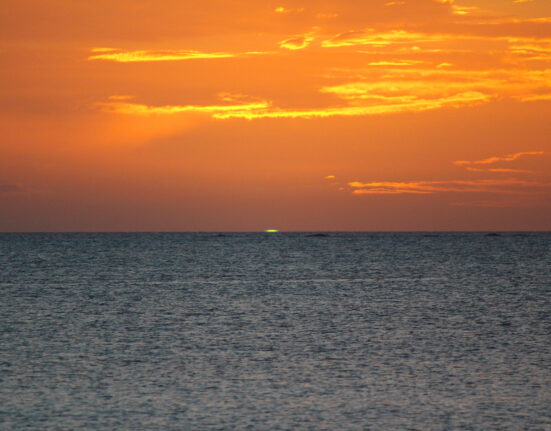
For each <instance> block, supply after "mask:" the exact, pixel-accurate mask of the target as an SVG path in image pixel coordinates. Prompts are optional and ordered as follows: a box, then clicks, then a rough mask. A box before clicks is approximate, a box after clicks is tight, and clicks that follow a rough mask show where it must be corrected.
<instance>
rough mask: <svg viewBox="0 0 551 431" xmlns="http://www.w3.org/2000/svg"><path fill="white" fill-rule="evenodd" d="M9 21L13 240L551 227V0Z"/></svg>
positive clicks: (299, 5)
mask: <svg viewBox="0 0 551 431" xmlns="http://www.w3.org/2000/svg"><path fill="white" fill-rule="evenodd" d="M46 3H47V4H46ZM0 19H1V25H2V29H3V37H2V41H1V42H0V61H1V66H2V67H0V78H1V81H0V82H1V84H0V85H1V88H2V92H1V96H2V97H1V98H0V103H1V113H0V123H1V130H2V139H1V140H0V155H1V157H0V205H1V207H2V212H1V215H0V231H28V230H31V231H51V230H54V231H75V230H76V231H102V230H106V231H121V230H122V231H132V230H139V231H149V230H155V231H159V230H160V231H165V230H166V231H196V230H203V231H205V230H211V231H218V230H236V231H263V230H265V226H269V225H277V226H278V227H279V228H281V229H282V230H285V231H293V230H548V229H551V216H549V214H551V143H550V139H549V136H551V121H550V119H551V2H549V1H547V0H533V1H524V0H523V1H519V0H478V1H474V0H471V1H469V0H404V1H388V0H365V1H362V2H358V1H338V2H336V1H335V2H318V1H313V0H305V1H298V0H296V1H283V2H275V1H274V2H272V1H266V2H253V1H248V0H238V1H234V2H226V1H220V0H217V1H214V0H206V1H204V2H195V3H194V2H181V1H177V0H164V1H160V2H159V1H157V2H153V1H151V0H132V1H131V0H112V1H109V2H107V1H105V2H104V1H100V2H92V1H87V0H83V1H79V2H74V1H67V0H54V1H53V2H40V1H37V0H25V1H15V0H7V1H6V2H5V4H4V6H3V7H2V8H1V10H0Z"/></svg>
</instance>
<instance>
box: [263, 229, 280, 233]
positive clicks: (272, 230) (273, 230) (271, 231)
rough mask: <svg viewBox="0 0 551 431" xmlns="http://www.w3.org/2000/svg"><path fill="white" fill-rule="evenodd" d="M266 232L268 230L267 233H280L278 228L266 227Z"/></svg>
mask: <svg viewBox="0 0 551 431" xmlns="http://www.w3.org/2000/svg"><path fill="white" fill-rule="evenodd" d="M264 232H266V233H278V232H279V231H278V230H277V229H266V230H265V231H264Z"/></svg>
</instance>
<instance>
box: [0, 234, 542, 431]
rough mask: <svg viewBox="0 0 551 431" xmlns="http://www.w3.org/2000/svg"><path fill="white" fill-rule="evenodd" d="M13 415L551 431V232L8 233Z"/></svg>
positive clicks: (1, 378)
mask: <svg viewBox="0 0 551 431" xmlns="http://www.w3.org/2000/svg"><path fill="white" fill-rule="evenodd" d="M0 292H1V295H2V299H1V301H0V337H1V338H0V428H1V429H2V430H20V429H29V430H30V429H36V430H50V429H52V430H75V429H86V430H88V429H89V430H210V429H212V430H226V429H239V430H242V429H251V430H265V429H270V430H278V429H289V430H301V429H312V430H320V429H329V430H349V429H350V430H355V429H357V430H524V429H526V430H551V234H549V233H501V234H493V235H492V234H490V235H489V234H486V233H329V234H327V236H312V235H309V234H306V233H278V234H265V233H254V234H244V233H243V234H242V233H240V234H212V233H194V234H177V233H166V234H164V233H160V234H154V233H152V234H3V235H0Z"/></svg>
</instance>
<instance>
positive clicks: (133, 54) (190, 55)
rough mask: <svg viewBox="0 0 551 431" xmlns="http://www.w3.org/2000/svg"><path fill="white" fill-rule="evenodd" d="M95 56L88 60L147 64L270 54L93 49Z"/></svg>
mask: <svg viewBox="0 0 551 431" xmlns="http://www.w3.org/2000/svg"><path fill="white" fill-rule="evenodd" d="M92 52H93V53H94V54H93V55H91V56H89V57H88V60H91V61H93V60H105V61H114V62H117V63H147V62H156V61H185V60H201V59H220V58H233V57H242V56H247V55H260V54H268V52H255V51H250V52H242V53H231V52H202V51H196V50H159V51H155V50H138V51H124V50H118V49H115V48H93V49H92Z"/></svg>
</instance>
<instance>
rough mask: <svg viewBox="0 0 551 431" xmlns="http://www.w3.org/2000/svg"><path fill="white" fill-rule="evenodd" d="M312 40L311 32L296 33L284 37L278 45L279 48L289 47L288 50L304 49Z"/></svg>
mask: <svg viewBox="0 0 551 431" xmlns="http://www.w3.org/2000/svg"><path fill="white" fill-rule="evenodd" d="M313 40H314V37H313V36H312V33H307V34H303V35H297V36H293V37H290V38H289V39H285V40H283V41H281V42H279V46H280V47H281V48H285V49H290V50H293V51H295V50H298V49H304V48H306V47H307V46H308V45H310V42H312V41H313Z"/></svg>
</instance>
